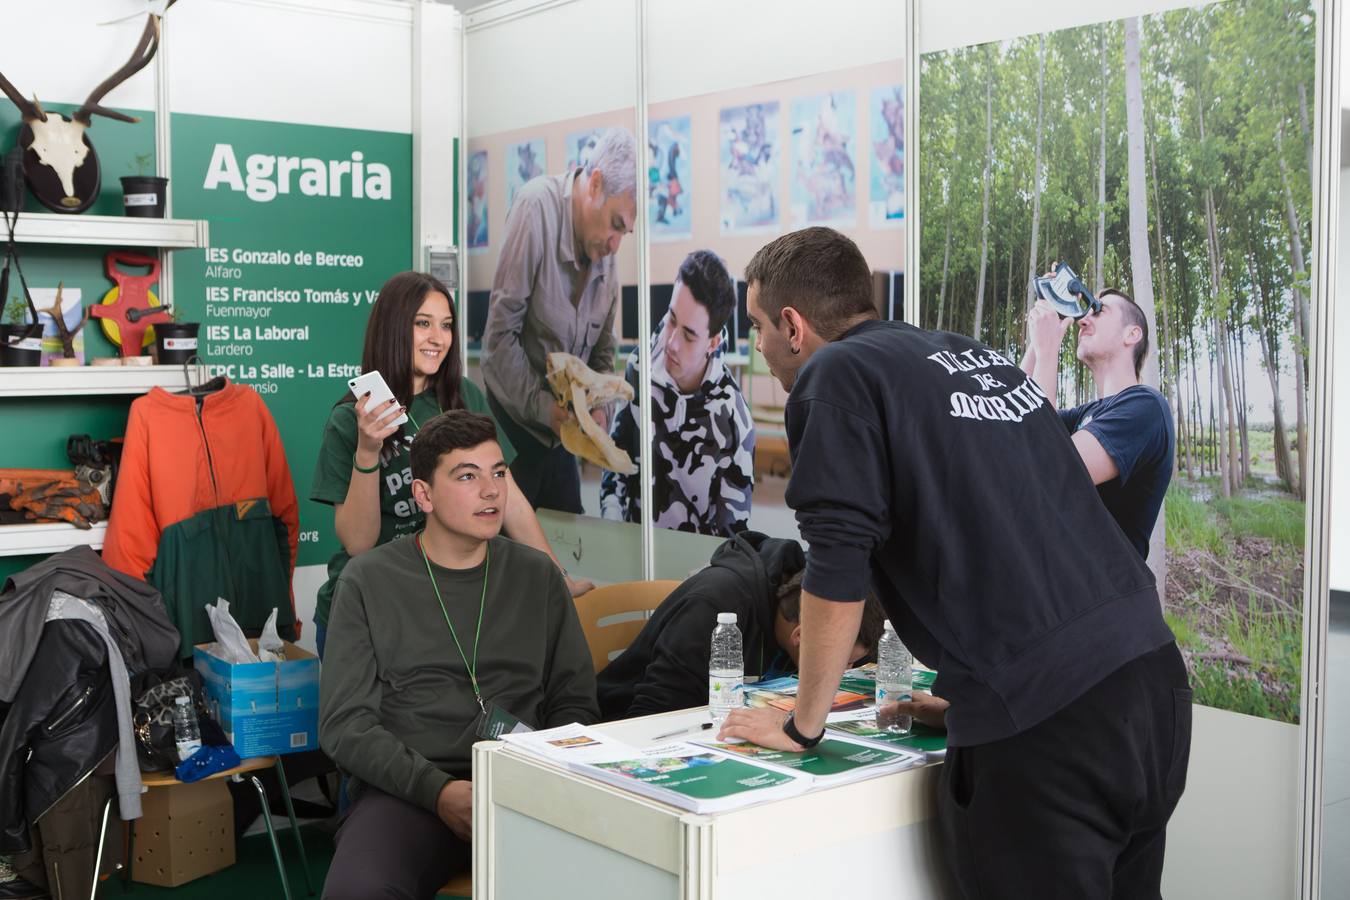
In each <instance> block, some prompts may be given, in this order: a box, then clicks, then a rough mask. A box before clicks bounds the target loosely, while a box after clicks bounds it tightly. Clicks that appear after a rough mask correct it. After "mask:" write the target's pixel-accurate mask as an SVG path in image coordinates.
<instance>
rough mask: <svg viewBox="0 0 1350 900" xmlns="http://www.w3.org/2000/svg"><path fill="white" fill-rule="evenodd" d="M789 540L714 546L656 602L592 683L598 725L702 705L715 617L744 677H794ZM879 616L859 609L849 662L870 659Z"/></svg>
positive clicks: (794, 596)
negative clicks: (728, 618)
mask: <svg viewBox="0 0 1350 900" xmlns="http://www.w3.org/2000/svg"><path fill="white" fill-rule="evenodd" d="M805 567H806V555H805V554H804V553H803V552H802V548H801V545H800V544H798V543H797V542H796V541H792V540H782V539H779V538H771V537H765V536H764V535H762V534H759V533H758V532H754V531H745V532H742V533H741V534H738V535H736V536H735V537H733V538H731V539H730V540H728V541H727V542H726V543H724V544H722V546H720V547H718V548H717V550H716V551H715V552H714V553H713V555H712V560H711V561H710V564H709V565H708V567H707V568H706V569H703V570H702V571H700V572H697V573H695V574H694V575H692V576H690V577H689V578H688V579H687V580H686V581H685V582H684V583H683V584H681V585H680V586H679V587H678V588H676V589H675V591H674V592H673V593H672V594H671V595H670V596H669V597H667V598H666V599H665V600H664V601H662V602H661V605H660V606H658V607H657V609H656V613H655V614H654V615H653V616H652V617H651V619H650V620H648V622H647V624H646V625H645V626H644V627H643V629H642V631H641V632H640V633H639V634H638V636H637V638H635V639H634V640H633V643H632V644H630V645H629V647H628V649H627V650H625V651H624V652H623V653H622V654H621V655H620V656H618V657H616V658H615V659H614V661H613V662H611V663H610V664H609V665H608V666H606V667H605V668H604V670H602V671H601V672H600V674H599V675H598V676H596V687H597V692H598V694H599V698H600V716H601V718H602V719H604V720H605V721H613V720H615V719H627V718H632V717H633V716H645V715H650V714H652V713H659V712H669V711H671V710H676V709H688V708H689V707H691V706H703V705H704V704H706V703H707V702H708V657H709V655H710V654H711V651H712V631H713V628H714V626H716V624H717V614H718V613H719V612H734V613H735V614H736V626H737V627H738V628H740V630H741V636H742V646H743V647H744V653H745V673H746V675H747V676H751V677H754V676H758V677H760V678H767V677H774V676H777V675H785V674H789V673H791V672H795V671H796V669H797V653H798V648H799V647H800V645H801V626H800V624H799V619H800V614H799V610H800V595H801V575H802V570H803V569H804V568H805ZM882 620H883V613H882V612H881V606H880V605H879V604H878V603H877V602H876V600H872V599H869V600H868V602H867V603H866V604H865V609H864V612H863V617H862V624H861V626H860V627H859V629H858V640H857V642H856V644H855V645H854V648H853V654H852V657H851V659H853V660H857V659H859V658H861V657H864V656H866V655H868V654H869V653H871V652H872V650H873V649H874V648H875V646H876V642H877V639H878V638H879V637H881V628H882Z"/></svg>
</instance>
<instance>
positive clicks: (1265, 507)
mask: <svg viewBox="0 0 1350 900" xmlns="http://www.w3.org/2000/svg"><path fill="white" fill-rule="evenodd" d="M1214 506H1215V511H1216V512H1217V513H1218V514H1219V516H1220V517H1222V519H1223V520H1224V522H1225V526H1226V527H1225V530H1226V531H1228V533H1229V534H1231V535H1233V536H1234V537H1260V538H1269V539H1270V540H1272V541H1274V542H1275V543H1277V544H1284V545H1285V546H1288V547H1294V548H1297V549H1300V550H1301V549H1303V523H1304V504H1303V502H1302V501H1300V500H1295V499H1292V498H1288V497H1278V496H1263V497H1230V498H1229V499H1227V500H1222V499H1220V500H1215V501H1214Z"/></svg>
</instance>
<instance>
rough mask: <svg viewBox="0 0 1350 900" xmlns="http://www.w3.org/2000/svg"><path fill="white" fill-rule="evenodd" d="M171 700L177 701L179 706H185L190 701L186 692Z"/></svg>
mask: <svg viewBox="0 0 1350 900" xmlns="http://www.w3.org/2000/svg"><path fill="white" fill-rule="evenodd" d="M173 702H174V703H177V704H178V705H179V706H187V705H188V704H189V703H191V702H192V701H191V700H190V699H188V697H187V695H186V694H179V695H178V699H177V700H175V701H173Z"/></svg>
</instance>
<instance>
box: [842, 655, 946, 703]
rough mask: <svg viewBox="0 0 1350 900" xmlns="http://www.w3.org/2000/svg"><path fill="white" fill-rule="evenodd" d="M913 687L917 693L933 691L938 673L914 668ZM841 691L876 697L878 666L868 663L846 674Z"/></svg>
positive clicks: (917, 667)
mask: <svg viewBox="0 0 1350 900" xmlns="http://www.w3.org/2000/svg"><path fill="white" fill-rule="evenodd" d="M912 673H913V679H912V685H913V687H914V690H916V691H929V692H931V691H932V690H933V682H934V681H936V680H937V672H934V671H933V670H932V669H925V668H923V667H922V666H914V667H913V669H912ZM839 689H840V690H841V691H851V692H853V693H855V694H866V695H867V696H869V697H871V696H875V695H876V690H877V664H876V663H867V664H866V665H862V666H858V667H857V668H854V669H849V670H848V671H846V672H845V673H844V677H843V678H840V679H839Z"/></svg>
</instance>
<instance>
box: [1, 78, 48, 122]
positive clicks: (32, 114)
mask: <svg viewBox="0 0 1350 900" xmlns="http://www.w3.org/2000/svg"><path fill="white" fill-rule="evenodd" d="M0 91H4V92H5V96H6V97H8V98H9V99H11V100H13V101H14V105H15V106H17V107H18V108H19V115H21V116H22V117H23V120H24V121H25V122H31V121H33V120H34V119H41V120H42V121H44V122H45V121H47V114H46V113H45V112H43V111H42V108H41V107H39V106H38V105H37V102H36V101H35V100H29V99H27V98H26V97H24V95H23V94H20V93H19V89H18V88H16V87H15V86H14V85H12V84H10V83H9V79H8V78H6V77H5V76H4V75H0Z"/></svg>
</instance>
